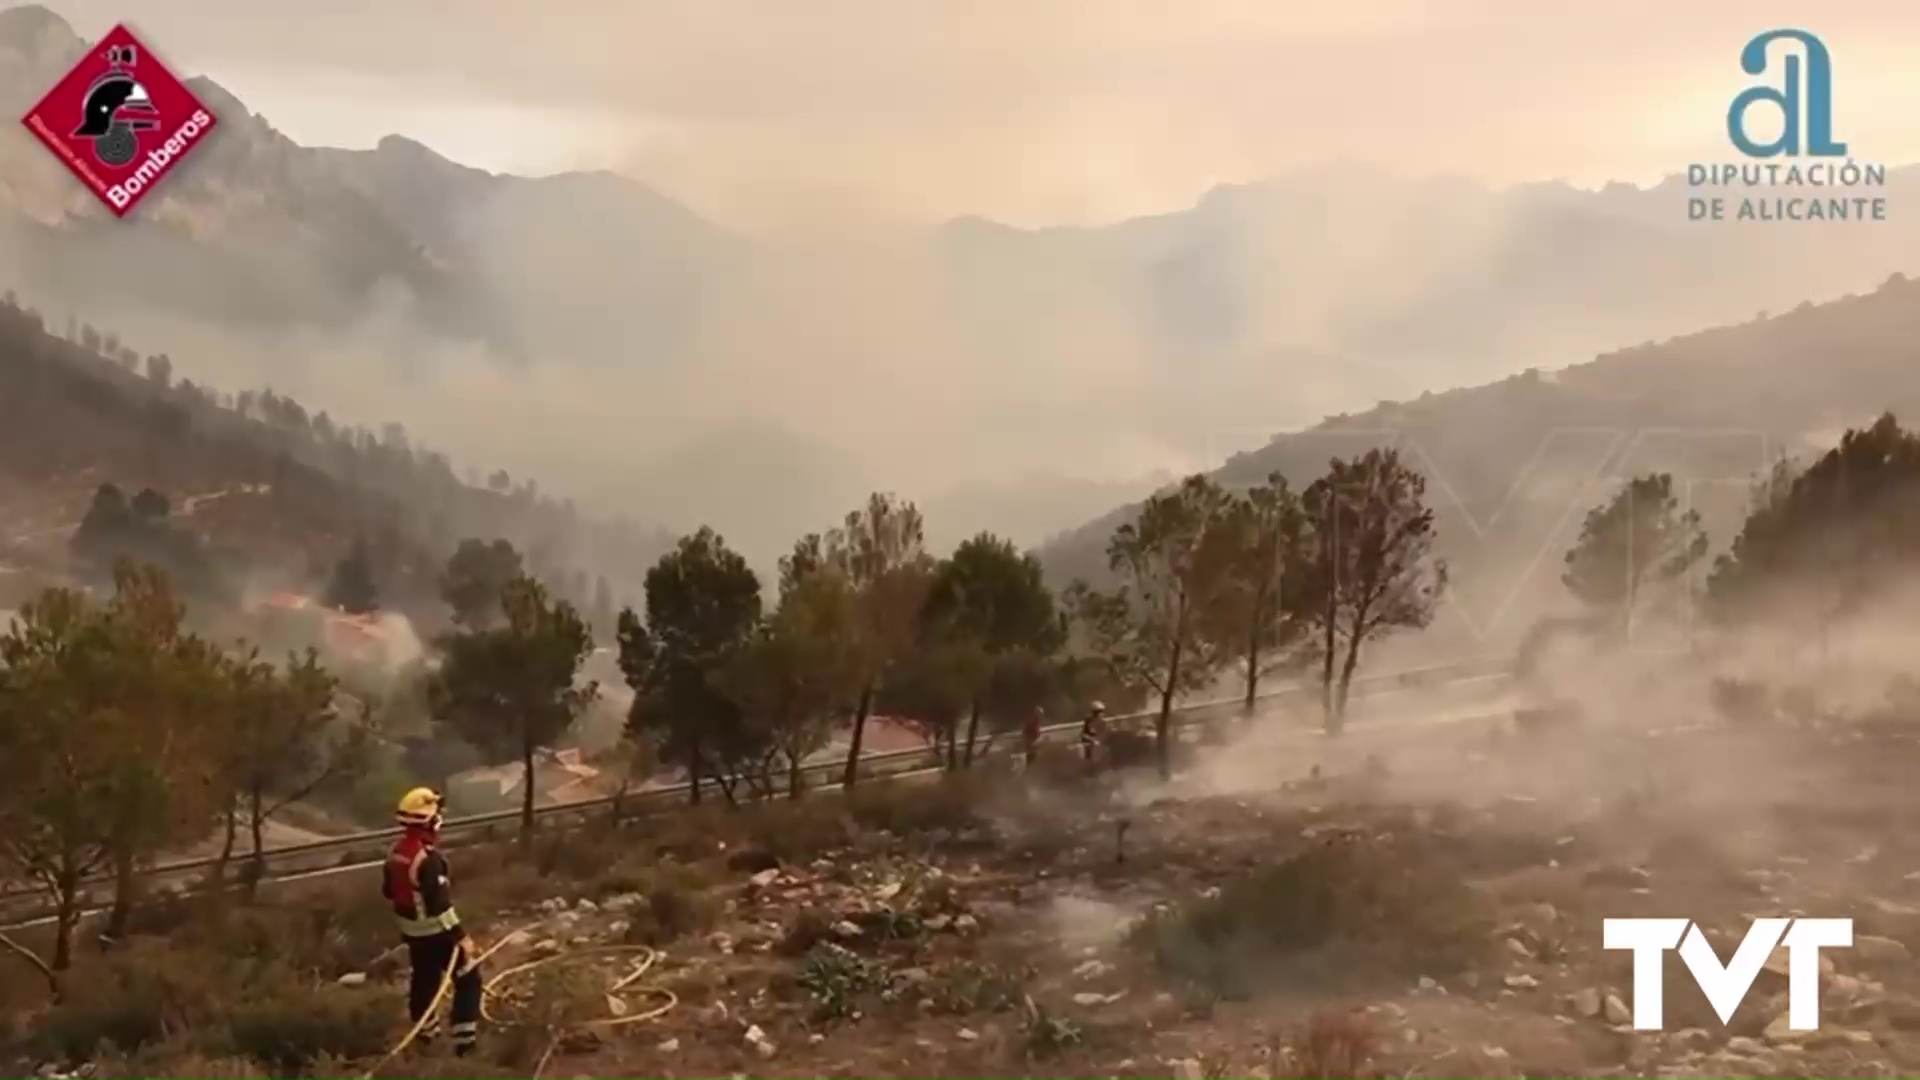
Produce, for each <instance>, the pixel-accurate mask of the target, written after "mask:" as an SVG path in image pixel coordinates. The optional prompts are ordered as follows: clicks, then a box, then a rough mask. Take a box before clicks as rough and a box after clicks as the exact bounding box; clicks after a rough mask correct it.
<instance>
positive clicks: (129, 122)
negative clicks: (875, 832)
mask: <svg viewBox="0 0 1920 1080" xmlns="http://www.w3.org/2000/svg"><path fill="white" fill-rule="evenodd" d="M107 63H108V64H109V65H111V67H110V68H109V70H108V71H107V72H106V73H105V74H103V75H101V76H100V77H99V78H97V79H95V80H93V84H92V85H91V86H89V87H87V93H86V97H85V98H84V99H82V112H81V117H80V126H79V127H77V128H75V129H74V132H73V135H74V138H77V139H90V140H92V142H93V156H94V157H95V158H97V159H99V161H100V164H102V165H107V166H111V167H113V168H119V167H120V166H123V165H125V164H126V163H128V162H129V161H132V160H133V159H134V155H136V154H138V153H139V152H140V140H139V137H138V136H136V135H135V134H134V132H136V131H146V130H150V129H152V128H157V127H159V126H160V113H159V112H158V111H157V110H156V109H155V108H154V107H153V99H152V98H151V97H149V96H148V95H147V88H146V87H144V86H141V85H140V81H139V80H138V79H136V78H134V76H133V70H132V69H133V67H134V65H135V64H137V63H139V51H138V50H137V49H135V48H134V47H133V46H132V45H120V46H115V47H112V48H109V49H108V50H107Z"/></svg>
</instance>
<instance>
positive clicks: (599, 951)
mask: <svg viewBox="0 0 1920 1080" xmlns="http://www.w3.org/2000/svg"><path fill="white" fill-rule="evenodd" d="M538 925H540V924H539V923H537V922H536V923H531V924H529V925H527V926H525V927H522V928H521V929H519V930H515V931H514V932H513V933H511V934H508V935H507V936H505V937H503V938H501V939H500V940H498V941H496V942H494V943H493V945H492V946H491V947H489V948H488V949H487V950H486V951H485V952H483V953H481V954H480V955H479V956H478V957H475V958H474V960H473V961H472V963H471V964H468V965H465V966H466V967H479V966H480V965H481V964H482V963H484V962H485V961H486V960H487V958H488V957H491V956H492V955H493V954H494V953H496V952H499V951H500V949H501V948H502V947H503V946H505V945H507V944H508V943H509V942H514V941H521V940H524V939H525V935H526V934H527V932H528V931H530V930H532V929H533V928H534V927H536V926H538ZM623 953H643V954H645V955H643V956H642V957H641V958H640V959H639V960H638V961H636V962H635V963H634V966H633V970H632V971H629V972H628V973H627V974H626V975H624V976H623V977H621V979H620V981H618V982H616V983H614V984H613V987H612V989H611V990H609V991H608V993H610V994H618V993H620V992H621V991H623V990H625V989H627V988H628V987H630V986H632V985H633V984H634V983H636V982H638V981H639V980H640V978H641V977H642V976H644V975H645V974H646V973H647V972H648V970H650V969H651V968H652V967H653V965H654V963H655V961H657V960H659V959H660V952H659V950H657V949H654V948H651V947H649V946H646V945H601V946H597V947H594V948H587V949H575V950H570V951H564V952H558V953H554V954H553V955H552V956H543V957H541V958H540V959H538V960H529V961H527V962H526V963H523V964H515V965H514V966H513V967H510V968H508V969H506V970H505V971H502V972H501V973H500V974H498V975H495V976H494V977H493V978H491V979H488V980H487V982H486V985H485V986H484V987H482V990H481V995H480V1013H481V1016H482V1017H483V1018H485V1019H486V1020H487V1022H488V1023H494V1022H495V1019H494V1017H493V1014H492V1013H491V1012H489V1011H488V1010H487V1002H488V1001H489V1000H490V999H492V998H494V997H496V996H501V995H500V992H499V990H498V989H497V988H498V987H499V986H500V984H501V983H503V982H505V981H507V980H508V979H510V978H513V977H514V976H516V975H524V974H526V973H527V972H529V971H533V970H535V969H536V968H540V967H544V966H546V965H547V964H552V963H557V962H560V961H563V960H580V959H584V958H587V957H593V956H607V955H617V954H623ZM461 969H462V965H460V964H458V963H452V964H448V965H447V970H446V971H445V972H444V973H442V974H441V976H440V988H439V989H438V990H436V991H434V995H433V1002H432V1003H431V1004H429V1005H428V1006H427V1011H426V1012H425V1013H422V1014H421V1016H420V1019H419V1020H418V1021H416V1022H415V1023H414V1025H413V1027H412V1028H411V1029H409V1030H408V1032H407V1034H406V1036H405V1037H404V1038H402V1039H401V1040H400V1041H399V1042H397V1043H395V1044H394V1045H393V1049H391V1050H389V1051H387V1053H386V1056H385V1057H382V1058H381V1059H380V1060H379V1061H378V1062H376V1063H374V1066H373V1068H371V1069H368V1070H367V1073H366V1075H365V1076H363V1077H361V1080H373V1074H374V1073H377V1072H379V1071H380V1069H381V1067H382V1066H384V1065H386V1064H387V1063H388V1062H389V1061H392V1060H393V1059H394V1058H396V1057H398V1056H399V1055H400V1053H401V1052H402V1051H404V1050H405V1049H406V1048H407V1047H409V1046H411V1045H413V1042H414V1040H415V1039H417V1038H419V1037H420V1032H421V1031H423V1030H424V1029H425V1028H426V1026H427V1024H428V1023H429V1022H430V1021H431V1020H432V1019H433V1017H434V1015H435V1014H436V1013H437V1012H438V1011H439V1009H440V1003H441V1002H442V1001H444V1000H445V999H446V996H447V991H448V990H449V989H451V988H452V986H453V979H454V975H455V973H456V972H457V971H459V970H461ZM641 992H643V993H648V994H656V995H658V996H660V997H661V998H664V999H665V1000H664V1001H663V1002H662V1003H661V1004H660V1005H658V1006H656V1007H654V1008H652V1009H649V1010H647V1011H646V1012H640V1013H633V1014H631V1015H628V1016H610V1017H605V1018H603V1019H600V1020H591V1021H588V1022H587V1023H585V1024H583V1025H581V1026H582V1027H587V1028H608V1027H619V1026H621V1025H624V1024H638V1023H641V1022H643V1021H646V1020H654V1019H657V1018H659V1017H661V1016H664V1015H666V1014H667V1013H668V1012H670V1011H672V1009H673V1008H674V1007H675V1006H676V1005H678V1004H679V1003H680V999H679V998H678V997H677V996H675V994H674V993H673V991H671V990H667V989H665V988H662V987H657V986H655V987H646V988H643V990H642V991H641ZM555 1042H556V1043H557V1042H558V1039H557V1038H556V1039H555ZM552 1052H553V1047H552V1046H551V1045H550V1046H548V1048H547V1054H543V1055H542V1056H541V1060H540V1065H539V1067H538V1068H537V1069H535V1071H534V1076H535V1077H538V1076H539V1075H540V1073H541V1072H544V1071H545V1069H546V1064H547V1057H548V1056H549V1055H551V1054H552Z"/></svg>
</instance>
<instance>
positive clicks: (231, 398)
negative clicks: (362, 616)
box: [0, 295, 666, 615]
mask: <svg viewBox="0 0 1920 1080" xmlns="http://www.w3.org/2000/svg"><path fill="white" fill-rule="evenodd" d="M172 369H173V363H172V360H171V358H169V357H167V356H165V355H155V356H146V357H142V356H141V355H140V354H139V353H138V351H137V350H135V349H134V348H132V347H131V346H130V345H127V344H125V343H122V342H120V341H119V340H117V339H116V338H115V337H114V336H113V335H112V334H110V333H108V334H102V333H101V332H99V331H96V330H95V329H94V328H93V327H91V326H84V325H82V326H70V327H67V328H64V330H63V329H62V328H54V327H47V326H45V325H44V322H43V319H42V318H41V316H40V315H39V314H38V313H37V312H35V311H33V310H31V309H28V308H25V307H22V306H20V305H18V304H17V303H15V302H14V300H13V298H12V297H11V295H9V296H8V297H7V298H6V302H5V303H0V566H4V567H5V569H7V570H8V571H10V573H9V574H8V575H6V576H4V577H0V588H5V589H7V591H8V592H18V591H20V590H21V589H22V588H25V587H30V585H31V583H32V582H31V581H29V580H27V579H29V578H39V577H47V576H60V575H62V574H64V573H65V572H66V571H67V570H68V569H70V567H69V566H68V554H69V552H68V544H67V541H68V539H69V538H70V536H71V534H72V533H73V531H74V529H75V528H76V527H77V526H78V525H79V524H80V522H81V519H82V516H83V514H84V513H85V512H86V510H87V508H88V507H89V505H91V504H92V502H93V500H94V499H95V497H96V495H97V493H98V492H99V489H100V487H101V485H103V484H112V485H114V487H115V488H117V489H118V490H119V491H121V492H123V493H125V494H126V495H129V496H131V495H132V494H133V493H135V492H139V491H142V490H143V489H151V490H152V491H153V492H154V493H157V494H158V495H160V496H162V497H163V498H164V499H165V501H166V502H165V505H164V506H158V505H156V506H155V507H154V509H157V510H159V516H161V517H168V516H169V515H170V516H171V517H172V518H173V519H175V521H174V526H175V527H176V528H180V529H184V530H185V531H187V532H189V533H191V534H193V535H194V536H196V537H197V539H198V541H200V542H201V544H202V545H203V546H204V547H205V549H206V550H205V551H204V553H203V555H204V560H205V561H206V562H207V563H209V564H210V565H211V566H213V567H216V568H217V573H216V576H217V577H218V578H219V581H220V585H221V587H222V588H223V589H224V590H226V591H228V592H232V591H234V590H238V589H240V588H242V587H249V586H251V587H260V588H295V589H305V588H310V587H315V586H316V585H317V584H318V583H319V582H320V581H322V580H323V579H324V577H325V575H326V574H328V573H329V572H330V570H331V568H332V567H333V566H334V565H335V563H336V562H337V561H338V560H340V559H341V558H342V557H343V556H344V555H345V554H346V553H347V552H348V551H349V549H350V548H351V547H352V546H353V543H354V541H355V539H356V538H358V539H360V540H362V541H364V547H365V549H366V551H367V553H368V555H369V556H370V558H371V560H372V562H373V564H374V575H375V578H376V580H377V581H378V583H379V585H380V589H381V592H382V594H383V596H384V597H385V599H386V606H388V607H391V608H394V609H396V610H401V611H407V612H409V613H411V614H428V615H435V614H437V612H438V610H439V609H440V607H441V603H440V600H439V597H438V592H437V586H436V585H435V576H436V574H437V573H438V572H439V569H440V568H441V567H442V566H443V565H444V564H445V561H446V558H447V556H448V555H449V554H450V553H451V552H452V551H453V549H454V547H455V546H456V545H457V543H458V542H459V541H460V540H461V539H463V538H466V537H485V538H505V539H508V540H510V541H511V542H512V543H513V544H514V545H515V546H516V547H517V548H518V549H520V550H521V551H523V552H525V553H526V554H527V559H528V564H529V568H530V569H532V570H534V571H536V572H537V573H539V574H541V575H543V576H544V577H546V578H548V579H550V580H552V581H554V582H555V583H556V584H557V585H558V586H560V587H561V588H562V589H563V590H564V591H565V592H566V593H567V594H568V595H570V596H574V597H577V598H578V600H579V602H580V603H581V605H582V607H583V608H585V607H587V606H588V605H589V603H590V602H591V601H592V600H593V599H594V594H595V593H596V592H615V593H618V594H619V595H622V596H625V595H631V594H632V593H633V591H635V590H636V589H637V585H638V582H639V580H640V577H641V575H642V574H643V572H644V569H645V567H646V566H647V565H648V564H649V563H651V562H652V560H653V558H654V557H655V556H657V555H658V554H659V552H660V551H662V550H664V548H665V546H666V540H665V539H664V538H662V537H659V536H657V535H654V534H650V533H647V532H645V531H644V530H642V529H640V528H639V527H637V526H635V525H633V524H631V523H628V522H619V521H614V522H610V521H605V520H601V519H598V518H595V517H593V516H590V515H588V514H586V513H583V512H582V511H581V510H580V509H579V508H578V507H577V506H575V505H574V504H573V502H572V501H571V500H569V499H565V498H557V497H554V496H551V495H547V494H543V493H542V492H541V491H540V490H539V487H538V484H537V483H536V482H535V481H533V480H531V479H518V478H515V477H512V476H510V475H509V474H507V473H506V472H504V471H498V472H495V473H493V474H492V475H491V476H490V477H488V478H486V480H485V482H484V483H476V482H473V480H470V479H467V478H463V476H462V475H461V473H460V472H459V471H457V470H456V468H455V466H454V464H453V462H452V461H450V460H449V459H448V457H447V456H446V455H445V454H442V453H439V452H436V451H433V450H431V449H428V448H425V447H419V446H414V445H412V444H411V443H410V441H409V440H408V438H407V433H406V430H405V428H404V427H403V426H402V425H400V424H397V423H388V424H386V425H385V426H384V427H383V428H382V429H381V430H380V431H379V432H378V433H377V434H376V433H375V432H373V431H371V430H368V429H367V428H365V427H361V426H358V425H356V424H354V423H352V422H350V421H347V420H336V419H335V418H333V417H330V416H328V415H327V414H326V413H324V412H318V413H309V411H308V410H307V409H306V408H305V407H303V406H302V405H301V404H300V403H299V402H298V401H295V400H293V399H292V398H290V397H287V396H284V395H281V394H276V393H274V392H273V391H272V390H257V391H256V390H240V391H237V392H227V391H223V390H216V389H214V388H211V387H207V386H200V385H196V384H195V383H193V382H192V381H191V380H186V379H181V380H178V381H176V380H175V379H174V377H173V370H172ZM476 479H477V478H476ZM180 550H181V549H179V548H178V547H176V548H175V549H174V552H175V556H176V559H175V562H174V565H172V566H171V567H170V569H172V570H174V571H175V572H176V573H181V572H182V570H183V567H182V566H181V565H179V563H178V557H179V556H178V552H179V551H180ZM148 554H151V552H148ZM182 576H183V577H184V578H185V579H187V581H186V582H185V583H191V581H192V580H193V579H194V578H195V576H196V575H194V574H192V573H187V574H183V575H182ZM596 577H600V578H605V579H606V581H605V583H604V584H602V583H597V582H595V581H594V578H596ZM10 579H13V580H12V584H11V588H9V587H8V582H9V580H10ZM5 600H6V596H5V595H0V606H5Z"/></svg>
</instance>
